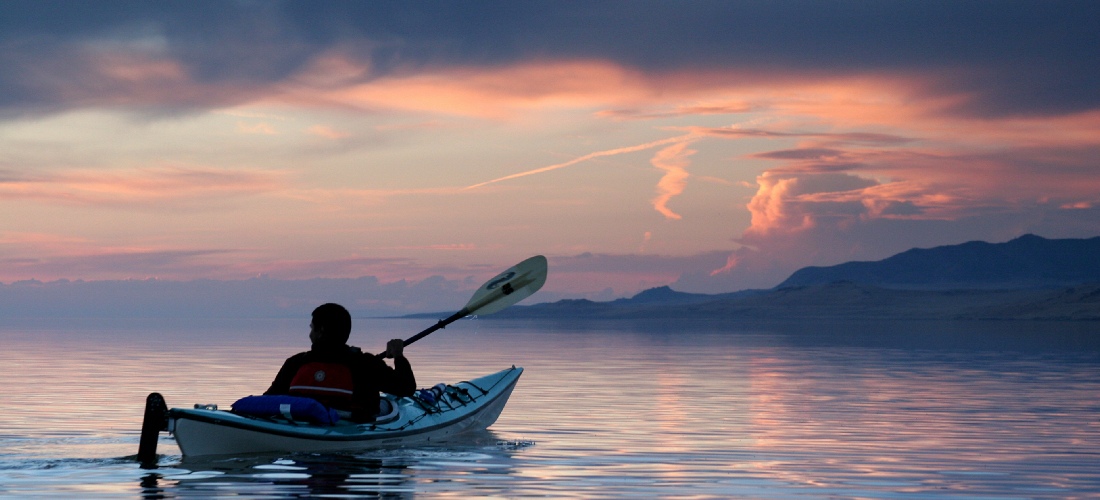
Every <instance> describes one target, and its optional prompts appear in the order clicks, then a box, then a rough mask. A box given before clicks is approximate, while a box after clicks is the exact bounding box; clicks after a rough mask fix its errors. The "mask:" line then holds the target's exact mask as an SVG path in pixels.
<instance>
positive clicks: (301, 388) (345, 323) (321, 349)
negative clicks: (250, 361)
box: [264, 303, 416, 422]
mask: <svg viewBox="0 0 1100 500" xmlns="http://www.w3.org/2000/svg"><path fill="white" fill-rule="evenodd" d="M309 326H310V331H309V340H310V341H311V342H312V343H313V346H312V347H311V348H310V350H309V351H306V352H301V353H298V354H295V355H294V356H291V357H290V358H287V360H286V362H285V363H283V367H282V368H281V369H280V370H279V373H278V375H276V376H275V381H274V382H272V383H271V387H270V388H268V389H267V391H265V392H264V395H268V396H275V395H288V396H299V397H307V398H313V399H315V400H317V401H319V402H321V404H324V405H325V406H327V407H329V408H332V409H335V410H338V411H339V412H340V413H341V417H342V418H348V419H351V420H354V421H360V422H367V421H371V420H374V417H375V415H377V414H378V413H379V402H380V399H381V398H379V395H378V393H379V391H381V392H386V393H389V394H393V395H394V396H398V397H405V396H412V395H413V392H415V391H416V379H415V377H414V376H413V371H412V365H410V364H409V360H408V359H405V356H404V353H403V351H404V347H405V342H404V341H403V340H401V339H393V340H391V341H389V342H388V343H387V344H386V352H385V354H384V357H385V358H393V365H394V366H393V367H390V366H389V365H388V364H386V362H385V361H384V360H383V358H382V357H378V356H375V355H373V354H370V353H364V352H363V351H362V349H360V348H358V347H354V346H350V345H348V344H347V341H348V337H349V335H350V334H351V314H349V313H348V310H347V309H345V308H344V307H343V306H341V305H339V304H332V303H328V304H323V305H321V306H319V307H317V309H314V310H313V322H312V323H311V324H310V325H309Z"/></svg>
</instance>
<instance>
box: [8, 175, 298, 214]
mask: <svg viewBox="0 0 1100 500" xmlns="http://www.w3.org/2000/svg"><path fill="white" fill-rule="evenodd" d="M281 177H282V176H281V175H279V174H276V173H272V172H260V171H251V172H250V171H227V170H218V169H207V168H183V167H164V168H147V169H137V170H129V171H68V172H62V173H58V174H51V175H43V176H37V177H33V176H23V177H19V178H12V179H6V180H0V200H13V199H24V200H36V201H40V202H48V203H60V204H72V205H97V206H109V207H119V206H133V205H148V206H153V205H156V204H159V203H166V202H168V203H185V202H188V201H194V200H200V199H204V200H208V199H212V198H221V197H233V196H242V195H248V194H256V193H260V192H265V191H273V190H275V189H278V188H280V187H281V186H282V184H283V181H282V178H281Z"/></svg>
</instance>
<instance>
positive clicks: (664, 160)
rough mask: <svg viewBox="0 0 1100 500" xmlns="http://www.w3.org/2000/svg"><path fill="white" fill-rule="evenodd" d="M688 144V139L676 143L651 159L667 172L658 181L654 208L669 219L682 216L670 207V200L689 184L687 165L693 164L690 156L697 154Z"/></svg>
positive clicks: (654, 164) (655, 165)
mask: <svg viewBox="0 0 1100 500" xmlns="http://www.w3.org/2000/svg"><path fill="white" fill-rule="evenodd" d="M688 144H689V142H688V141H683V142H678V143H675V144H673V145H671V146H669V147H667V148H664V149H662V150H660V151H658V152H657V154H656V155H655V156H654V157H653V159H652V160H650V163H652V164H653V166H654V167H657V168H658V169H660V170H663V171H664V172H665V175H664V176H663V177H661V180H660V181H658V182H657V197H656V198H654V199H653V208H654V209H656V210H657V211H658V212H660V213H661V215H664V216H665V218H667V219H675V220H679V219H681V218H682V217H681V216H680V214H677V213H675V212H673V211H672V210H671V209H669V208H668V201H669V200H670V199H672V197H674V196H677V195H679V194H680V193H682V192H684V186H685V185H687V178H688V177H689V174H688V172H687V166H688V165H690V164H691V162H690V161H688V157H689V156H691V155H693V154H695V151H692V150H689V149H686V148H687V146H688Z"/></svg>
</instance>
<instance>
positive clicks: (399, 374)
mask: <svg viewBox="0 0 1100 500" xmlns="http://www.w3.org/2000/svg"><path fill="white" fill-rule="evenodd" d="M404 347H405V341H403V340H401V339H393V340H391V341H389V343H387V344H386V357H387V358H393V368H390V367H389V365H385V364H384V363H383V365H385V366H386V370H385V371H384V372H385V376H382V377H380V378H379V381H378V382H379V384H378V385H379V389H381V390H382V392H385V393H389V394H393V395H394V396H398V397H406V396H412V395H413V393H414V392H416V376H415V375H413V369H412V364H410V363H409V360H408V359H406V358H405V354H404Z"/></svg>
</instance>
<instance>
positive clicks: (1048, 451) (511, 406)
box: [0, 318, 1100, 498]
mask: <svg viewBox="0 0 1100 500" xmlns="http://www.w3.org/2000/svg"><path fill="white" fill-rule="evenodd" d="M308 323H309V321H308V318H307V319H304V320H261V321H247V322H245V321H240V322H235V321H226V320H217V321H213V320H212V321H209V322H182V321H169V322H154V321H150V320H136V321H135V320H128V321H110V322H108V321H98V322H97V321H89V322H81V323H80V324H78V325H75V326H74V325H73V324H69V325H65V324H61V323H60V322H58V323H57V324H52V325H51V324H43V323H42V322H41V321H34V322H31V321H27V322H25V323H13V322H12V321H8V322H7V323H5V324H3V325H0V346H2V349H0V408H2V411H0V496H5V497H21V498H22V497H35V496H50V497H53V496H63V495H66V496H70V497H74V498H177V497H192V498H207V497H212V496H236V497H244V498H300V497H309V496H333V497H341V498H349V497H368V498H369V497H391V498H404V497H414V496H424V497H456V498H470V497H500V498H516V497H527V496H539V497H583V498H647V497H697V498H731V497H732V498H736V497H744V498H927V497H937V498H1074V497H1076V498H1088V497H1091V498H1100V324H1095V323H1049V324H1020V323H999V322H994V323H990V322H971V323H943V322H930V323H925V324H914V323H905V324H897V323H852V324H790V325H780V324H772V325H757V326H745V325H739V326H738V325H713V324H711V325H707V324H684V323H670V324H660V323H647V324H644V325H642V324H639V325H631V324H626V323H610V324H586V325H576V324H565V323H562V324H547V323H513V322H501V321H491V320H477V319H473V320H464V321H461V322H459V323H457V324H455V325H452V326H451V327H448V328H447V329H446V330H443V331H440V332H437V333H435V334H433V335H432V336H430V337H427V338H425V339H424V340H422V341H420V342H419V343H417V344H415V345H413V346H411V347H409V348H408V350H407V354H408V356H409V358H410V360H411V361H412V363H413V367H414V368H415V370H416V373H417V381H418V383H419V384H420V385H421V386H422V387H426V386H430V385H434V384H436V383H438V382H457V381H459V380H465V379H468V378H473V377H476V376H479V375H483V374H487V373H490V372H493V371H497V370H499V369H502V368H505V367H508V366H511V365H513V364H515V365H517V366H523V367H524V368H526V371H525V372H524V375H523V377H522V378H521V379H520V382H519V385H518V386H517V388H516V390H515V393H514V394H513V395H512V399H511V401H510V402H509V403H508V406H507V407H506V408H505V410H504V413H503V415H502V416H501V418H500V420H499V421H498V422H497V424H496V425H494V426H493V427H492V428H491V429H490V430H489V431H487V432H485V433H480V434H476V435H473V436H470V437H469V438H466V439H463V440H462V441H458V442H454V443H449V444H447V445H442V446H441V445H436V446H431V447H416V448H402V449H388V450H364V451H362V452H359V453H352V454H342V455H317V454H301V455H294V454H285V455H265V456H240V457H228V458H224V457H223V458H217V459H206V460H192V459H183V458H182V457H181V456H180V453H179V448H177V447H176V446H175V443H174V442H173V441H172V440H171V438H170V437H168V436H167V435H166V434H164V435H162V436H163V437H162V439H161V441H160V447H159V452H160V453H162V456H161V458H160V460H159V463H158V467H157V468H156V469H152V470H146V469H142V468H140V467H138V465H137V464H136V463H134V461H133V455H134V454H135V453H136V451H137V444H138V430H139V428H140V425H141V417H142V408H143V405H144V400H145V396H146V395H147V394H148V393H149V392H153V391H158V392H161V393H162V394H163V395H164V396H165V398H166V399H167V401H168V404H169V406H179V407H191V406H192V405H193V404H195V403H216V404H218V405H219V406H221V407H223V408H224V407H228V406H229V404H230V403H231V402H233V401H234V400H236V399H237V398H239V397H241V396H244V395H248V394H258V393H261V392H262V391H263V390H264V389H265V388H266V387H267V384H268V383H269V382H270V381H271V378H272V377H274V375H275V372H276V371H277V370H278V367H279V366H280V364H281V363H282V361H283V359H285V358H286V357H287V356H289V355H291V354H293V353H295V352H298V351H301V350H304V349H305V348H307V347H308V339H307V334H308ZM430 324H431V322H430V321H421V320H358V321H357V322H356V331H355V333H353V336H352V343H353V344H356V345H360V346H363V347H364V348H366V349H367V350H372V351H378V350H382V348H383V346H384V343H385V340H386V339H389V338H393V337H402V338H403V337H408V336H411V335H412V334H414V333H416V332H417V331H419V330H421V329H423V328H425V327H427V326H430Z"/></svg>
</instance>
